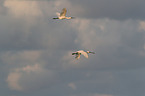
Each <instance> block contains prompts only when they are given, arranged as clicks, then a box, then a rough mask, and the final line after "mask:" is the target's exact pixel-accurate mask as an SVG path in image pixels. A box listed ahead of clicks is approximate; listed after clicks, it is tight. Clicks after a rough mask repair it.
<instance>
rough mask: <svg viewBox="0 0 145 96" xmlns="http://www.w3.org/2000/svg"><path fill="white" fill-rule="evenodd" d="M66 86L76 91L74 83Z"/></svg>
mask: <svg viewBox="0 0 145 96" xmlns="http://www.w3.org/2000/svg"><path fill="white" fill-rule="evenodd" d="M68 86H69V87H71V88H72V89H73V90H76V89H77V87H76V85H75V83H73V82H71V83H69V84H68Z"/></svg>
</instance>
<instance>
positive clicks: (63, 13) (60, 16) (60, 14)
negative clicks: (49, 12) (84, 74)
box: [53, 8, 74, 19]
mask: <svg viewBox="0 0 145 96" xmlns="http://www.w3.org/2000/svg"><path fill="white" fill-rule="evenodd" d="M66 12H67V10H66V8H63V9H62V11H61V13H58V12H56V15H57V18H53V19H73V18H74V17H66Z"/></svg>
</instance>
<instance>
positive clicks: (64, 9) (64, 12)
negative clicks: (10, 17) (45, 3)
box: [60, 8, 67, 16]
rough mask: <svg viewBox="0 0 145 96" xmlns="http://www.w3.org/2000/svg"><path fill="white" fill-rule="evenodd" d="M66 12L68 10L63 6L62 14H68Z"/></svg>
mask: <svg viewBox="0 0 145 96" xmlns="http://www.w3.org/2000/svg"><path fill="white" fill-rule="evenodd" d="M66 12H67V10H66V8H63V9H62V12H61V13H60V16H65V15H66Z"/></svg>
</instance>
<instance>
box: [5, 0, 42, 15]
mask: <svg viewBox="0 0 145 96" xmlns="http://www.w3.org/2000/svg"><path fill="white" fill-rule="evenodd" d="M4 6H5V7H7V8H8V10H9V13H10V14H12V15H14V16H16V17H21V18H22V17H23V18H24V17H30V16H36V17H37V16H41V15H42V11H41V10H40V8H39V5H38V2H36V1H29V2H27V1H18V0H14V1H11V0H6V1H5V2H4Z"/></svg>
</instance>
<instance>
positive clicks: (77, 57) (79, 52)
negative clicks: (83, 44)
mask: <svg viewBox="0 0 145 96" xmlns="http://www.w3.org/2000/svg"><path fill="white" fill-rule="evenodd" d="M89 53H92V54H95V52H91V51H86V52H85V51H83V50H79V51H76V52H73V53H72V55H76V57H75V58H76V59H77V60H78V59H79V58H80V56H81V54H82V55H84V56H85V57H86V58H88V54H89Z"/></svg>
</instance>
